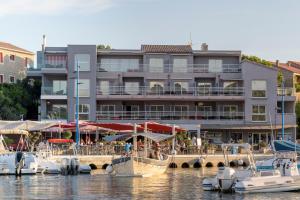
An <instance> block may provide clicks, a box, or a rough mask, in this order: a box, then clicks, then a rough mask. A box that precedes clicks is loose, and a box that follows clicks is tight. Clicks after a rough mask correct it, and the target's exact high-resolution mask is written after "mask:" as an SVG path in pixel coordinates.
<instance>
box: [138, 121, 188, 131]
mask: <svg viewBox="0 0 300 200" xmlns="http://www.w3.org/2000/svg"><path fill="white" fill-rule="evenodd" d="M140 126H141V127H143V128H144V127H145V124H140ZM147 129H148V130H150V131H152V132H154V133H172V129H173V126H172V125H169V124H159V123H156V122H147ZM184 130H185V129H183V128H180V127H179V126H175V131H176V133H178V132H181V131H184Z"/></svg>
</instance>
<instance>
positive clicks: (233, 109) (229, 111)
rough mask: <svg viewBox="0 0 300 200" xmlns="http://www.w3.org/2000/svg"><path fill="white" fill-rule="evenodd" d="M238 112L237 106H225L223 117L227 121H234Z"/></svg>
mask: <svg viewBox="0 0 300 200" xmlns="http://www.w3.org/2000/svg"><path fill="white" fill-rule="evenodd" d="M237 112H238V106H237V105H224V106H223V117H224V118H225V119H232V117H234V116H236V114H237Z"/></svg>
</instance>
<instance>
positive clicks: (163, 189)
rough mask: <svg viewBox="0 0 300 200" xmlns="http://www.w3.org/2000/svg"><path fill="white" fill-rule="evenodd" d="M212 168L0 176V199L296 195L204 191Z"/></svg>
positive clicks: (287, 195)
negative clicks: (145, 174)
mask: <svg viewBox="0 0 300 200" xmlns="http://www.w3.org/2000/svg"><path fill="white" fill-rule="evenodd" d="M215 173H216V169H200V170H199V169H197V170H196V169H184V170H181V169H175V170H172V169H169V170H168V172H167V173H166V174H164V175H160V176H155V177H150V178H124V177H112V176H109V175H106V174H105V172H104V171H103V170H98V171H95V172H93V174H92V175H79V176H60V175H57V176H56V175H55V176H49V175H45V176H44V175H36V176H22V177H14V176H2V177H0V199H214V200H215V199H257V200H260V199H272V200H275V199H300V192H299V193H272V194H271V193H264V194H250V195H238V194H231V193H230V194H221V193H218V192H204V191H203V190H202V188H201V182H202V179H203V178H204V177H206V176H212V175H214V174H215Z"/></svg>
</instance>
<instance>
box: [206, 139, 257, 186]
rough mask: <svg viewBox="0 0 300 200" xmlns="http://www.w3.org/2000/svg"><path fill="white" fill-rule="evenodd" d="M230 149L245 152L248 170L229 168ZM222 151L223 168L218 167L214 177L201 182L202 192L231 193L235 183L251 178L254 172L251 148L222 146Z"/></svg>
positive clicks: (242, 145)
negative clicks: (238, 149)
mask: <svg viewBox="0 0 300 200" xmlns="http://www.w3.org/2000/svg"><path fill="white" fill-rule="evenodd" d="M231 148H243V149H244V150H245V151H246V153H247V158H248V162H249V166H248V168H246V169H244V168H236V169H233V168H231V167H230V166H229V158H228V150H229V149H231ZM222 151H223V155H224V160H225V167H220V168H219V170H218V173H217V175H216V176H215V177H208V178H205V179H204V180H203V182H202V187H203V190H206V191H214V190H220V191H222V192H227V191H231V190H232V187H233V186H234V184H235V183H236V182H237V181H240V180H244V179H245V178H247V177H250V176H252V175H253V174H254V173H255V171H256V168H255V162H254V158H253V154H252V151H251V146H250V145H249V144H248V143H244V144H223V145H222Z"/></svg>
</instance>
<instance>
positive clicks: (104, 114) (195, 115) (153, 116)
mask: <svg viewBox="0 0 300 200" xmlns="http://www.w3.org/2000/svg"><path fill="white" fill-rule="evenodd" d="M96 117H97V120H243V119H244V112H220V111H211V112H202V111H101V110H100V111H97V112H96Z"/></svg>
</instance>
